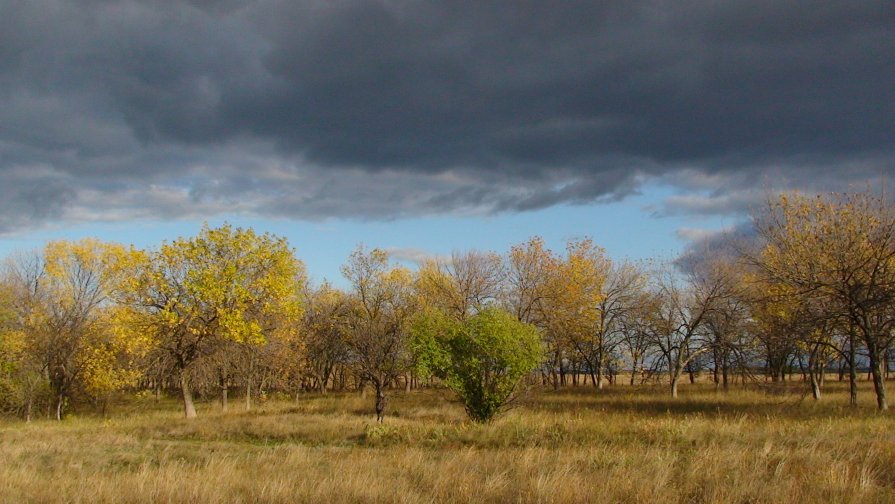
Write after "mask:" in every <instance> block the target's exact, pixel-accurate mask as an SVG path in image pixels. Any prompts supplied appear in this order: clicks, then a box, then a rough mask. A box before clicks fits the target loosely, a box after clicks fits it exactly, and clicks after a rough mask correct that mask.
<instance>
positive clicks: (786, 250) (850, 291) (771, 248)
mask: <svg viewBox="0 0 895 504" xmlns="http://www.w3.org/2000/svg"><path fill="white" fill-rule="evenodd" d="M755 224H756V229H757V231H758V234H759V236H760V237H761V238H762V239H763V241H764V244H765V249H764V250H763V251H762V254H761V256H760V257H755V258H753V259H754V260H755V263H756V264H757V265H758V266H759V269H760V271H761V273H762V274H763V275H764V276H765V278H766V279H767V281H769V282H773V283H780V284H783V285H786V286H788V288H789V289H790V290H791V292H792V297H794V298H796V299H798V300H800V301H801V302H804V301H805V300H809V299H810V300H811V302H813V303H817V304H819V305H821V306H823V310H820V312H821V313H822V314H823V315H822V316H823V318H825V319H827V320H836V321H838V322H839V323H840V324H841V325H843V326H844V327H845V328H846V331H848V332H849V333H850V337H852V338H855V339H856V340H857V341H860V342H861V343H863V345H864V347H865V348H866V350H867V355H868V359H869V365H870V371H871V374H872V376H873V385H874V391H875V392H876V399H877V406H878V408H879V409H880V410H886V409H888V403H887V400H886V383H885V370H884V362H885V359H884V353H885V351H886V349H887V348H889V347H890V346H891V345H892V344H893V342H895V310H893V306H895V204H893V203H892V202H891V201H890V200H889V199H888V198H887V197H885V196H884V195H874V194H871V193H870V192H860V193H843V194H827V195H816V196H813V197H809V196H804V195H801V194H798V193H790V194H783V195H781V196H780V197H778V198H777V199H775V200H774V199H772V200H770V201H769V202H768V205H767V208H766V209H765V210H764V211H763V212H762V213H761V214H759V215H758V216H757V217H756V220H755Z"/></svg>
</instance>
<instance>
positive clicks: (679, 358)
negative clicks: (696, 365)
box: [650, 261, 737, 397]
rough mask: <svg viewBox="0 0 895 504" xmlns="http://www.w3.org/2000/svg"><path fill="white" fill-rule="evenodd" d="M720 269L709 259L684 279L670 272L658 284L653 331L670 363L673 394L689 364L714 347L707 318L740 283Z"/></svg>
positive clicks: (675, 392) (657, 342)
mask: <svg viewBox="0 0 895 504" xmlns="http://www.w3.org/2000/svg"><path fill="white" fill-rule="evenodd" d="M721 271H722V270H721V268H720V267H719V265H718V263H715V262H712V261H707V262H703V263H700V265H699V266H698V267H697V268H695V269H694V270H693V271H691V272H689V273H688V274H687V275H686V278H685V280H683V281H682V280H681V279H679V278H676V277H675V275H673V274H671V273H667V274H666V275H664V276H663V277H661V278H660V280H659V283H658V285H657V290H656V295H657V296H658V301H659V303H658V304H657V307H656V308H657V311H656V313H655V315H654V316H653V322H652V324H651V328H650V331H651V334H652V340H653V344H654V345H656V347H658V348H659V350H660V352H661V354H662V356H663V358H664V360H665V362H666V364H667V368H668V374H669V377H670V380H671V396H672V397H677V396H678V384H679V383H680V378H681V376H682V375H683V373H684V372H685V371H687V370H688V368H689V367H690V364H691V363H692V362H694V360H695V359H697V358H698V357H700V356H701V355H702V354H704V353H706V352H710V351H711V350H712V348H713V347H712V338H711V335H710V334H709V332H708V331H707V328H706V324H707V323H708V318H709V316H710V315H711V314H712V313H713V312H714V311H716V310H718V306H719V304H720V303H721V302H722V301H723V300H725V299H727V298H728V297H729V296H731V295H733V293H734V292H735V289H736V287H737V286H736V284H735V283H734V281H733V280H732V279H731V278H730V277H728V276H726V275H724V274H722V273H721Z"/></svg>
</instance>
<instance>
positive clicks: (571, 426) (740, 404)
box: [0, 382, 895, 503]
mask: <svg viewBox="0 0 895 504" xmlns="http://www.w3.org/2000/svg"><path fill="white" fill-rule="evenodd" d="M793 385H797V384H793ZM798 385H801V384H798ZM861 385H862V390H861V396H860V406H859V408H857V409H855V410H852V409H849V408H848V407H847V406H846V404H847V397H846V390H845V389H844V388H843V387H842V384H839V383H829V384H828V388H829V390H828V391H827V394H826V396H825V397H824V398H823V399H822V400H821V401H820V402H819V403H816V404H815V403H813V401H812V400H811V399H810V398H804V399H803V395H802V392H801V390H799V391H792V392H790V393H768V392H767V391H764V390H749V391H744V390H742V389H740V388H733V389H732V390H731V391H730V392H728V393H723V392H717V391H715V390H714V387H712V386H710V385H696V386H693V385H689V386H684V387H682V390H681V395H682V396H681V397H680V398H679V399H677V400H672V399H671V398H670V397H668V396H667V389H666V388H665V387H642V388H640V387H626V386H618V387H616V388H610V389H608V390H604V391H602V392H599V393H597V392H596V391H595V390H593V389H592V388H590V387H572V388H567V389H565V390H561V391H558V392H553V391H547V390H538V391H533V392H532V393H530V394H529V395H528V396H527V397H526V398H525V399H524V400H523V401H521V402H520V404H519V406H518V407H517V408H515V409H514V410H512V411H510V412H509V413H507V414H505V415H503V416H502V417H500V418H499V419H498V420H496V421H495V422H493V423H492V424H488V425H475V424H472V423H469V422H468V421H466V420H465V417H464V413H463V411H462V408H461V407H460V406H458V405H456V404H454V403H451V402H448V401H445V400H444V397H445V395H446V393H444V392H441V391H431V390H423V391H415V392H412V393H409V394H398V395H396V396H395V397H394V398H393V400H392V402H391V406H390V415H389V417H388V418H387V420H386V423H385V424H384V425H382V426H378V425H375V423H374V421H373V416H372V414H371V406H372V404H371V398H370V397H367V398H361V397H360V396H359V395H358V394H330V395H328V396H316V395H315V396H304V397H302V398H301V399H300V400H299V401H297V402H295V401H268V402H266V403H264V404H262V405H261V406H260V407H259V408H257V409H256V410H254V411H252V412H248V413H246V412H242V411H239V410H238V408H234V407H231V408H232V410H231V411H230V412H227V413H222V412H221V411H219V409H218V408H217V406H216V405H215V404H214V403H205V404H200V405H199V406H200V409H199V415H200V417H199V418H198V419H197V420H192V421H187V420H184V419H181V418H180V416H181V413H180V411H179V409H178V407H179V405H178V403H176V402H175V401H174V400H173V399H171V400H165V401H162V402H160V403H156V402H155V401H153V400H152V399H131V400H128V401H124V402H121V403H119V404H116V405H115V406H114V408H113V410H112V413H111V417H110V418H108V419H103V418H99V417H95V416H91V415H88V414H82V415H76V416H74V417H71V418H69V419H67V420H65V421H64V422H62V423H61V424H57V423H54V422H48V421H40V422H34V423H31V424H25V423H22V422H12V421H4V423H0V457H2V461H3V462H2V466H0V502H50V501H66V502H150V501H152V502H214V503H223V502H259V501H261V502H357V501H360V502H455V501H474V502H735V503H742V502H800V503H806V502H861V503H872V502H880V503H882V502H893V501H895V417H893V415H892V414H891V413H882V414H881V413H878V412H876V411H875V410H874V407H873V406H874V403H873V398H872V393H871V391H870V389H869V384H867V383H865V382H862V383H861Z"/></svg>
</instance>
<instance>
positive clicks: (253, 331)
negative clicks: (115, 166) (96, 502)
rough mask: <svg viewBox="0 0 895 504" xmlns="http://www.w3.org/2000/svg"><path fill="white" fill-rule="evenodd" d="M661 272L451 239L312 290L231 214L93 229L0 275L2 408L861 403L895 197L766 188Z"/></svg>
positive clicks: (596, 257) (876, 336) (886, 363)
mask: <svg viewBox="0 0 895 504" xmlns="http://www.w3.org/2000/svg"><path fill="white" fill-rule="evenodd" d="M698 252H699V253H698V254H696V255H694V256H693V257H691V258H690V259H689V260H688V261H685V262H678V263H677V264H676V265H667V264H654V263H651V262H630V261H617V260H613V259H611V258H610V257H608V256H607V254H606V253H605V251H604V250H603V249H602V248H600V247H599V246H597V245H596V244H595V243H594V242H593V241H592V240H590V239H580V240H572V241H570V242H568V243H567V244H566V247H565V250H563V251H560V252H556V251H552V250H550V249H549V248H548V247H547V246H546V244H545V242H544V240H542V239H541V238H537V237H534V238H531V239H529V240H528V241H526V242H524V243H521V244H518V245H516V246H513V247H511V248H510V250H509V251H507V252H506V253H505V254H497V253H493V252H481V251H465V252H455V253H453V254H452V255H451V257H450V258H449V259H443V260H439V259H432V260H429V261H427V262H425V263H423V264H422V265H420V266H419V267H418V268H416V269H414V270H411V269H409V268H407V267H404V266H401V265H398V264H394V263H393V262H392V261H391V260H390V258H389V255H388V254H387V253H386V252H385V251H383V250H379V249H372V250H369V249H366V248H364V247H363V246H359V247H358V248H357V249H356V250H355V251H354V252H353V253H352V254H351V256H350V257H349V258H348V259H347V261H346V262H345V264H344V265H343V266H342V274H343V276H344V277H345V279H346V281H347V285H348V288H346V289H339V288H336V287H334V286H332V285H331V284H328V283H323V284H321V285H312V284H311V283H310V282H309V281H308V279H307V275H306V271H305V268H304V265H303V263H302V262H301V261H300V260H299V259H298V258H297V257H296V255H295V252H294V250H293V249H292V248H291V247H290V245H289V244H288V243H287V242H286V240H285V239H283V238H281V237H277V236H275V235H272V234H267V233H265V234H258V233H256V232H254V231H253V230H252V229H250V228H249V229H241V228H237V227H233V226H230V225H224V226H221V227H219V228H209V227H208V226H206V227H204V228H203V229H202V230H201V232H200V233H199V234H197V235H196V236H194V237H189V238H179V239H177V240H174V241H172V242H166V243H163V244H162V245H161V246H159V247H158V248H154V249H149V250H140V249H136V248H134V247H128V246H124V245H120V244H116V243H107V242H101V241H98V240H95V239H84V240H79V241H57V242H51V243H49V244H47V245H46V247H45V248H44V249H43V250H41V251H39V252H35V253H30V254H15V255H13V256H12V257H9V258H8V259H7V261H6V264H5V267H4V270H3V272H2V277H0V408H2V410H3V411H4V412H5V413H7V414H10V415H18V416H21V417H23V418H25V419H31V418H33V417H36V416H50V417H53V418H56V419H62V418H63V416H64V415H65V413H66V411H68V409H69V408H70V407H71V405H72V404H73V403H74V402H91V403H93V404H94V405H95V406H96V407H98V408H105V406H106V404H107V403H108V401H109V398H110V397H112V395H113V394H115V393H117V392H119V391H123V390H126V391H131V392H138V393H141V394H155V395H157V396H160V395H161V394H165V393H169V392H173V391H175V390H176V391H177V393H178V396H179V397H180V399H181V400H182V403H183V412H184V415H185V416H186V417H187V418H192V417H195V416H196V408H195V404H194V397H195V396H196V394H200V395H201V396H202V397H206V398H207V397H212V396H214V397H217V400H219V401H220V404H221V407H222V408H224V409H226V408H228V407H230V405H229V401H230V400H231V397H230V395H231V393H232V392H234V391H238V392H240V393H241V394H242V399H243V400H244V403H245V404H244V407H245V408H246V409H250V408H252V406H253V401H256V400H257V399H258V398H260V397H264V396H265V395H269V394H300V393H302V392H305V391H317V392H321V393H326V392H327V391H329V390H346V389H354V390H367V389H370V390H372V392H373V402H374V409H375V412H376V415H377V418H378V419H379V420H382V418H383V417H384V414H385V412H386V410H387V406H388V396H389V393H390V391H391V390H394V389H397V388H404V389H410V388H415V387H420V386H433V385H438V386H446V387H448V388H450V389H451V390H453V391H454V392H455V394H456V396H457V398H458V399H459V400H460V401H461V402H462V403H463V404H464V406H465V407H466V411H467V413H468V414H469V416H470V418H472V419H473V420H476V421H487V420H489V419H490V418H492V417H493V416H494V415H495V414H496V413H498V412H499V411H500V410H501V409H503V408H504V407H505V406H506V405H507V404H508V403H510V402H511V401H512V400H513V398H514V397H515V395H516V394H517V393H518V392H519V390H520V389H522V388H524V387H525V385H526V384H536V383H540V384H542V385H548V386H553V387H561V386H564V385H567V384H573V385H577V384H580V385H588V386H592V387H594V388H595V389H597V390H599V389H602V388H603V387H605V386H607V384H613V383H616V382H617V381H619V380H624V381H626V382H628V383H630V384H632V385H633V384H637V383H644V382H662V383H665V384H666V385H667V386H668V387H669V393H670V394H671V395H672V396H674V397H676V396H677V395H678V389H679V386H680V384H681V382H682V381H690V382H693V381H695V379H696V376H697V375H699V374H707V375H708V376H709V379H710V380H712V381H713V382H714V383H715V384H716V385H717V386H718V387H719V389H724V390H726V389H727V388H728V387H729V386H730V385H731V384H732V383H734V382H739V383H742V384H747V383H765V382H777V381H783V380H786V379H787V376H789V379H790V380H791V379H792V376H793V371H794V370H796V371H797V372H798V375H800V376H802V377H803V379H804V382H805V384H806V387H807V388H808V389H809V390H810V392H811V393H812V395H813V397H814V398H815V399H820V397H821V394H822V390H823V387H824V382H825V380H826V377H827V375H828V373H829V372H830V371H833V372H838V374H839V377H840V379H842V380H846V379H847V380H848V382H849V383H850V390H851V394H850V401H851V403H852V404H855V403H856V400H857V381H858V377H859V374H861V373H863V372H864V371H865V370H866V372H868V373H869V375H870V378H871V380H872V382H873V387H874V393H875V395H876V399H877V405H878V407H879V409H881V410H885V409H887V408H888V403H887V398H886V379H887V377H888V375H889V372H890V356H891V355H893V352H895V349H893V346H895V345H893V340H895V207H893V204H892V202H890V201H889V200H888V199H886V198H885V197H884V196H881V195H875V194H872V193H870V192H860V193H848V194H823V195H802V194H798V193H788V194H783V195H781V196H779V197H775V198H769V200H768V202H767V205H766V206H765V207H764V208H762V209H761V210H760V211H758V212H756V214H755V216H754V219H753V234H752V235H750V236H749V238H748V239H741V240H728V241H726V242H724V243H723V244H722V245H718V244H717V243H715V244H714V245H712V244H710V243H706V244H705V246H704V247H702V248H701V249H698Z"/></svg>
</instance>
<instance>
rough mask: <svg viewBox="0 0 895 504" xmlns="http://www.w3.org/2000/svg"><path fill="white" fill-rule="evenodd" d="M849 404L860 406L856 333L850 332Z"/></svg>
mask: <svg viewBox="0 0 895 504" xmlns="http://www.w3.org/2000/svg"><path fill="white" fill-rule="evenodd" d="M848 340H849V342H848V404H849V405H850V406H852V407H857V406H858V365H857V363H856V362H855V359H856V357H855V353H856V352H855V335H854V332H853V331H850V332H849V337H848Z"/></svg>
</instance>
